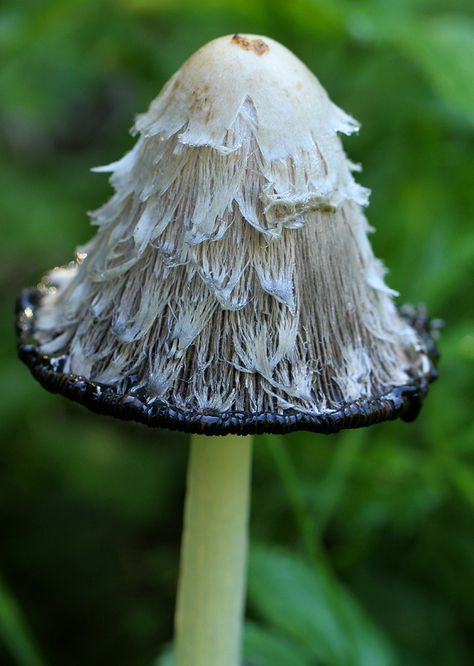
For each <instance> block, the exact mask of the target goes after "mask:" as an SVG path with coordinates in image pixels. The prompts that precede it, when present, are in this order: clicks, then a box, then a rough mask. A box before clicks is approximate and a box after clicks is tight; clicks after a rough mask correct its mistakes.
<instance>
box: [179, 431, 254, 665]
mask: <svg viewBox="0 0 474 666" xmlns="http://www.w3.org/2000/svg"><path fill="white" fill-rule="evenodd" d="M251 453H252V438H251V437H239V436H236V435H228V436H227V437H206V436H201V435H194V436H193V437H192V440H191V454H190V461H189V467H188V486H187V493H186V503H185V511H184V532H183V543H182V546H181V568H180V576H179V584H178V598H177V605H176V617H175V625H176V626H175V629H176V637H175V655H176V656H175V666H239V664H240V660H241V654H240V651H241V643H242V640H241V639H242V623H243V608H244V599H245V587H246V565H247V544H248V514H249V496H250V470H251Z"/></svg>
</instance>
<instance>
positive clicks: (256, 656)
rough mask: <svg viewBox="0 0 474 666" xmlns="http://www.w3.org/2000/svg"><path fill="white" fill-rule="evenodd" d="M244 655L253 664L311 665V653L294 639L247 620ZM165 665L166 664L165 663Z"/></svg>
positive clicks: (272, 665)
mask: <svg viewBox="0 0 474 666" xmlns="http://www.w3.org/2000/svg"><path fill="white" fill-rule="evenodd" d="M244 657H245V661H246V663H249V664H252V666H310V664H311V653H310V651H309V650H307V649H306V648H304V647H302V646H301V645H298V644H297V643H295V642H294V641H291V640H288V639H287V638H284V637H282V636H280V635H278V634H276V633H275V632H272V631H269V630H268V629H263V628H262V627H260V626H258V625H256V624H254V623H252V622H247V624H246V625H245V633H244ZM163 666H165V665H163Z"/></svg>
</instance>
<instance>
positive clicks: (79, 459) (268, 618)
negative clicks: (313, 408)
mask: <svg viewBox="0 0 474 666" xmlns="http://www.w3.org/2000/svg"><path fill="white" fill-rule="evenodd" d="M237 31H238V32H246V31H247V32H254V33H260V34H266V35H269V36H271V37H273V38H276V39H278V40H280V41H281V42H283V43H284V44H286V45H287V46H288V47H289V48H291V49H292V50H293V51H294V52H295V53H296V54H297V55H298V56H299V57H300V58H301V59H302V60H304V61H305V62H306V63H307V64H308V65H309V67H310V68H311V69H312V70H313V71H314V72H315V73H316V74H317V76H318V77H319V78H320V80H321V82H322V83H323V85H324V86H325V87H326V89H327V90H328V92H329V94H330V96H331V97H332V98H333V100H334V101H335V102H336V103H337V104H338V105H340V106H341V107H342V108H344V109H345V110H347V111H348V112H350V113H351V114H352V115H354V116H355V117H356V118H358V119H359V120H360V121H361V123H362V131H361V134H360V135H359V136H357V137H355V138H351V139H347V140H345V146H346V149H347V151H348V153H349V155H350V157H351V158H352V159H353V160H354V161H356V162H357V161H360V162H362V163H363V165H364V172H363V174H361V176H360V178H359V180H360V181H361V182H362V183H363V184H364V185H366V186H368V187H370V188H372V190H373V194H372V201H371V207H370V209H369V218H370V221H371V222H372V224H373V225H374V226H375V227H376V229H377V233H376V234H375V235H374V236H373V237H372V242H373V245H374V247H375V250H376V254H377V255H378V256H380V257H381V258H382V259H383V260H384V261H385V263H386V264H387V265H388V266H389V268H390V275H389V278H388V281H389V284H390V285H391V286H392V287H394V288H396V289H398V290H399V291H400V293H401V295H402V296H401V300H402V302H411V303H419V302H425V303H426V304H427V306H428V308H429V312H430V313H431V314H432V315H434V316H436V317H442V318H443V319H444V320H445V323H446V326H445V330H444V332H443V335H442V339H441V348H442V352H443V358H442V362H441V366H440V370H441V379H440V381H439V382H437V383H436V384H435V385H434V386H433V388H432V391H431V394H430V396H429V399H428V401H427V403H426V406H425V408H424V410H423V412H422V414H421V416H420V418H419V419H418V420H417V421H416V422H415V423H414V424H412V425H406V424H403V423H398V422H397V423H387V424H383V425H379V426H375V427H372V428H370V429H368V430H363V431H353V432H343V433H341V434H339V435H337V436H331V437H323V436H314V435H309V434H295V435H292V436H288V437H287V438H285V439H282V438H280V439H279V438H263V437H262V438H260V439H259V440H258V441H257V445H256V450H255V466H254V482H253V500H252V520H251V534H252V544H253V546H252V555H251V561H250V574H249V598H248V610H247V617H248V625H247V630H246V639H245V651H246V656H247V659H248V661H249V663H252V664H255V665H256V666H316V665H318V664H320V665H325V666H333V665H341V666H346V665H347V666H350V665H354V666H356V665H357V666H384V665H385V664H387V665H388V664H393V665H395V664H399V665H403V666H425V665H426V666H428V665H429V666H441V665H443V666H444V665H446V666H453V665H455V666H457V665H460V666H464V665H466V666H467V665H471V664H472V663H474V520H473V518H474V467H473V462H474V424H473V421H472V413H473V411H474V404H473V388H474V381H473V370H474V298H473V294H472V292H473V289H472V287H473V278H474V262H473V260H474V226H473V221H474V160H473V149H474V132H473V130H474V7H473V4H472V0H399V1H398V2H393V1H390V0H385V1H384V0H360V1H351V2H350V1H349V0H336V1H334V0H333V1H331V0H294V1H293V2H282V1H278V0H273V1H272V2H270V1H269V2H265V1H260V2H258V1H257V0H240V1H236V2H225V3H219V2H213V1H211V0H201V1H200V2H193V1H191V0H189V1H188V2H185V1H183V0H161V1H160V0H120V1H116V2H112V1H106V0H70V1H69V2H67V1H66V0H63V1H58V0H56V1H52V0H49V1H47V0H43V1H41V0H23V1H22V2H15V1H13V0H11V1H10V2H8V1H7V2H6V4H5V2H4V3H3V4H2V8H1V9H0V151H1V152H0V213H1V237H0V238H1V246H0V281H1V315H0V316H1V319H0V327H1V337H0V363H1V371H0V395H1V398H0V438H1V448H0V459H1V463H2V465H1V468H0V474H1V483H0V526H1V527H0V535H1V536H0V540H1V545H0V568H1V579H0V663H1V664H2V665H5V666H11V665H21V666H40V665H43V666H45V665H48V666H53V665H54V666H55V665H59V666H84V664H87V665H88V666H103V665H104V664H114V665H115V666H135V665H136V666H145V665H148V666H152V665H153V664H158V663H160V664H168V663H169V659H168V657H167V656H164V657H163V658H162V659H159V655H160V654H162V653H163V651H165V652H166V649H167V648H166V645H167V644H169V642H170V640H171V637H172V618H173V605H174V593H175V585H176V576H177V567H178V554H179V542H180V531H181V514H182V504H183V494H184V484H185V469H186V459H187V438H186V437H185V436H181V435H178V434H171V433H168V432H166V431H151V430H147V429H146V428H144V427H140V426H134V425H131V424H127V423H121V422H118V421H114V420H113V419H110V418H106V417H100V416H96V415H94V414H92V413H89V412H87V411H86V410H85V409H83V408H81V407H79V406H77V405H75V404H73V403H71V402H68V401H67V400H65V399H63V398H60V397H55V396H52V395H49V394H48V393H46V392H45V391H43V390H42V389H41V388H40V386H39V385H38V384H37V383H36V382H35V381H34V380H33V379H32V378H31V377H30V375H29V373H28V371H27V369H26V368H25V367H23V366H22V365H21V364H20V363H19V362H18V361H17V359H16V357H15V340H14V336H13V315H12V308H13V300H14V297H15V295H16V294H17V293H18V292H19V291H20V289H21V288H22V287H23V286H25V285H31V284H34V283H35V282H36V281H37V280H38V279H39V277H40V276H41V275H42V274H43V273H44V272H45V270H46V269H48V268H50V267H52V266H54V265H58V264H61V263H64V262H65V261H67V260H69V259H70V258H71V257H72V252H73V248H74V247H75V246H76V245H78V244H80V243H82V242H84V241H86V240H87V239H88V238H89V237H90V236H91V235H92V233H93V231H92V230H91V228H90V227H89V224H88V220H87V217H86V211H87V210H91V209H94V208H96V207H98V206H99V205H100V204H101V203H102V202H103V201H104V200H105V199H106V198H107V197H108V196H109V194H110V186H109V185H108V184H107V181H106V178H104V176H100V175H93V174H91V173H90V172H89V168H90V167H91V166H93V165H97V164H103V163H108V162H110V161H112V160H114V159H116V158H118V157H119V156H120V155H121V154H122V153H123V152H124V151H125V150H128V149H129V148H130V147H131V146H132V145H133V140H132V138H131V137H130V136H129V134H128V128H129V127H130V126H131V124H132V120H133V116H134V114H135V113H137V112H139V111H143V110H145V109H146V107H147V105H148V103H149V101H150V100H151V99H152V98H153V97H154V96H155V95H156V94H157V93H158V91H159V89H160V87H161V86H162V84H163V83H164V82H165V81H166V79H167V78H168V77H169V76H170V75H171V74H172V73H173V72H174V71H175V70H176V69H177V68H178V67H179V66H180V65H181V63H182V62H183V61H184V59H186V58H187V57H188V56H189V55H190V54H191V53H192V52H193V51H194V50H195V49H196V48H198V47H199V46H200V45H202V44H203V43H204V42H206V41H207V40H209V39H211V38H213V37H216V36H219V35H221V34H226V33H233V32H237ZM223 666H225V665H223Z"/></svg>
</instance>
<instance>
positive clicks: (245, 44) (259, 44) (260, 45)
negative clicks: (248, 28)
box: [231, 34, 270, 56]
mask: <svg viewBox="0 0 474 666" xmlns="http://www.w3.org/2000/svg"><path fill="white" fill-rule="evenodd" d="M231 41H232V44H237V46H240V48H241V49H243V50H244V51H253V52H254V53H255V55H259V56H261V55H263V54H264V53H267V51H269V50H270V47H269V46H268V44H267V43H266V42H264V41H263V39H259V38H255V39H248V37H242V35H237V34H235V35H234V36H233V37H232V40H231Z"/></svg>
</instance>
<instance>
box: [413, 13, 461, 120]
mask: <svg viewBox="0 0 474 666" xmlns="http://www.w3.org/2000/svg"><path fill="white" fill-rule="evenodd" d="M401 45H402V46H404V47H405V49H406V50H407V51H408V52H409V54H410V55H411V57H412V58H413V59H414V60H415V61H416V62H417V63H418V65H419V66H420V67H421V68H422V69H423V71H424V73H425V74H426V76H427V77H428V78H429V80H430V81H431V84H432V85H433V87H434V88H435V90H436V91H437V92H438V94H439V95H440V96H441V97H442V98H443V99H444V100H445V101H446V102H447V103H448V104H449V105H450V106H451V107H452V108H453V109H454V110H455V111H457V112H458V113H459V114H461V115H462V116H463V117H464V118H465V119H467V120H468V121H469V122H470V123H474V67H473V63H474V21H473V20H471V19H469V18H467V17H461V16H444V17H437V18H435V19H431V20H425V21H423V23H419V24H418V25H416V24H413V25H412V26H411V28H410V30H409V31H408V30H407V31H406V33H405V34H404V35H403V37H401Z"/></svg>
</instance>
